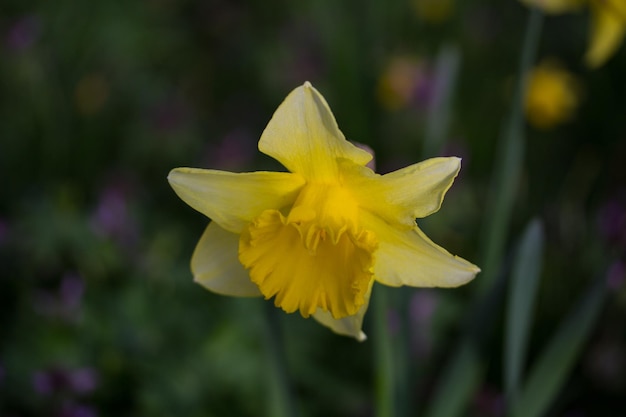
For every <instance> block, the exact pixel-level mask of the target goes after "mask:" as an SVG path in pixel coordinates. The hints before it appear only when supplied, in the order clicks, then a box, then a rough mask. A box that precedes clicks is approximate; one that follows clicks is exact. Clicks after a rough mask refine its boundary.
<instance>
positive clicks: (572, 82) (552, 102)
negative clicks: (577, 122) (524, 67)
mask: <svg viewBox="0 0 626 417" xmlns="http://www.w3.org/2000/svg"><path fill="white" fill-rule="evenodd" d="M579 100H580V88H579V85H578V81H577V80H576V78H575V77H574V76H573V75H572V74H571V73H569V72H568V71H566V70H565V69H563V68H562V67H561V66H560V65H558V64H557V63H556V62H554V61H550V60H546V61H544V62H542V63H540V64H539V65H537V66H536V67H535V68H533V69H532V71H531V72H530V74H529V77H528V85H527V87H526V96H525V100H524V110H525V111H526V117H527V118H528V121H529V122H530V124H531V125H533V126H534V127H536V128H538V129H549V128H552V127H554V126H556V125H558V124H560V123H563V122H565V121H567V120H569V119H570V118H571V117H572V116H573V114H574V112H575V111H576V108H577V107H578V102H579Z"/></svg>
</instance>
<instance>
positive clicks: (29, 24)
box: [5, 15, 41, 51]
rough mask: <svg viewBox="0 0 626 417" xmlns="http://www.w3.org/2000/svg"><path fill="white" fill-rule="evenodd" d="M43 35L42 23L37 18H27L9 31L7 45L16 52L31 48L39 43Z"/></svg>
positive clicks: (16, 23) (23, 18)
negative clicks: (36, 42)
mask: <svg viewBox="0 0 626 417" xmlns="http://www.w3.org/2000/svg"><path fill="white" fill-rule="evenodd" d="M40 33H41V22H40V20H39V18H38V17H37V16H32V15H30V16H25V17H22V18H21V19H19V20H18V21H16V22H15V23H14V24H13V25H12V26H11V27H10V28H9V30H8V32H7V34H6V38H5V42H6V45H7V47H8V48H9V49H12V50H14V51H22V50H24V49H27V48H29V47H30V46H31V45H32V44H34V43H35V41H37V39H38V38H39V35H40Z"/></svg>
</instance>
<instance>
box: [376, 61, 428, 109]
mask: <svg viewBox="0 0 626 417" xmlns="http://www.w3.org/2000/svg"><path fill="white" fill-rule="evenodd" d="M420 73H421V67H420V65H419V64H418V63H417V62H416V60H414V59H412V58H409V57H395V58H393V59H391V60H390V61H389V63H388V64H387V66H386V68H385V70H384V71H383V73H382V74H381V76H380V78H379V80H378V86H377V93H378V99H379V100H380V102H381V104H382V105H383V106H384V107H385V108H387V109H389V110H398V109H400V108H403V107H405V106H407V105H408V104H409V103H410V102H411V100H412V99H413V96H414V95H415V90H416V88H417V83H418V77H419V75H420Z"/></svg>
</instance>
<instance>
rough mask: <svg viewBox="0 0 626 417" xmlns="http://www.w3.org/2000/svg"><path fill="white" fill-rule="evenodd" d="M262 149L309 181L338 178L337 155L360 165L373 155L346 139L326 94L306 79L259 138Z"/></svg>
mask: <svg viewBox="0 0 626 417" xmlns="http://www.w3.org/2000/svg"><path fill="white" fill-rule="evenodd" d="M259 150H260V151H261V152H263V153H265V154H267V155H269V156H271V157H272V158H274V159H276V160H277V161H279V162H280V163H282V164H283V165H284V166H285V167H286V168H287V169H288V170H289V171H291V172H296V173H298V174H301V175H303V176H304V177H305V178H306V179H308V180H319V181H324V180H327V179H332V178H336V176H337V162H336V158H346V159H350V160H352V161H354V162H355V163H357V164H359V165H365V164H366V163H368V162H369V161H370V160H371V159H372V156H371V155H370V154H369V153H367V152H366V151H364V150H362V149H359V148H357V147H356V146H354V145H352V144H351V143H349V142H348V141H346V139H345V137H344V136H343V133H341V131H340V130H339V128H338V127H337V122H336V121H335V117H334V116H333V114H332V112H331V111H330V108H329V107H328V104H327V103H326V100H324V97H322V95H321V94H320V93H319V92H318V91H317V90H316V89H315V88H313V86H312V85H311V84H310V83H309V82H306V83H304V85H302V86H300V87H298V88H296V89H295V90H293V91H292V92H291V93H290V94H289V95H288V96H287V98H286V99H285V101H283V103H282V104H281V105H280V106H279V107H278V109H277V110H276V112H275V113H274V116H273V117H272V120H270V122H269V124H268V125H267V127H266V128H265V131H264V132H263V135H261V139H260V140H259Z"/></svg>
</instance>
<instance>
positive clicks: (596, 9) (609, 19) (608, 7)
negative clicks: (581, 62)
mask: <svg viewBox="0 0 626 417" xmlns="http://www.w3.org/2000/svg"><path fill="white" fill-rule="evenodd" d="M591 13H592V16H591V36H590V39H589V47H588V48H587V53H586V54H585V62H586V63H587V65H589V66H590V67H592V68H597V67H599V66H601V65H602V64H604V63H605V62H606V61H607V60H608V59H609V58H610V57H611V56H613V54H615V52H616V51H617V50H618V49H619V47H620V45H621V44H622V42H623V40H624V35H626V0H591Z"/></svg>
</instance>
